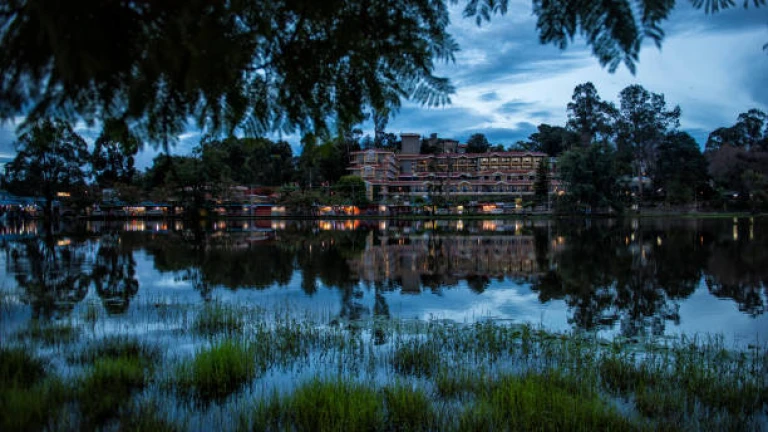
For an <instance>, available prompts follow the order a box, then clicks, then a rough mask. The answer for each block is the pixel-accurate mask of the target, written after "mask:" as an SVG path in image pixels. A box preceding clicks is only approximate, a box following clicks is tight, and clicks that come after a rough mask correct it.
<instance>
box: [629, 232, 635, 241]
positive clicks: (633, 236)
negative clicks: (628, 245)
mask: <svg viewBox="0 0 768 432" xmlns="http://www.w3.org/2000/svg"><path fill="white" fill-rule="evenodd" d="M629 239H630V240H632V241H635V233H632V234H631V235H630V236H629Z"/></svg>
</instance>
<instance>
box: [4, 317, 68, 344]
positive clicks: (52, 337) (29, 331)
mask: <svg viewBox="0 0 768 432" xmlns="http://www.w3.org/2000/svg"><path fill="white" fill-rule="evenodd" d="M79 337H80V329H78V328H77V327H75V326H74V325H73V324H72V323H69V322H68V323H63V324H55V323H41V322H40V321H38V320H33V321H32V322H31V323H30V325H29V327H27V328H26V329H24V330H22V331H20V332H19V333H17V334H16V338H17V339H19V340H24V339H29V340H32V341H38V342H41V343H42V344H44V345H60V344H69V343H73V342H75V341H77V339H78V338H79Z"/></svg>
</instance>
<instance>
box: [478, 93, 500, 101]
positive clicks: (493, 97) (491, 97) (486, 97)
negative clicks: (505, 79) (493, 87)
mask: <svg viewBox="0 0 768 432" xmlns="http://www.w3.org/2000/svg"><path fill="white" fill-rule="evenodd" d="M499 99H501V98H500V97H499V95H498V94H497V93H496V92H493V91H492V92H488V93H483V94H481V95H480V100H481V101H483V102H493V101H497V100H499Z"/></svg>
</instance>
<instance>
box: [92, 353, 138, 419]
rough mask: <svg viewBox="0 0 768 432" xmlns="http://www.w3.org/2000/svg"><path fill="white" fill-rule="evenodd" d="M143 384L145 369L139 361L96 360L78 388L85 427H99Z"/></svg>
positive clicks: (122, 359)
mask: <svg viewBox="0 0 768 432" xmlns="http://www.w3.org/2000/svg"><path fill="white" fill-rule="evenodd" d="M145 385H146V370H145V368H144V365H142V362H141V361H140V360H139V359H136V358H104V359H97V360H96V361H95V363H94V365H93V367H92V368H91V369H90V371H89V372H88V373H86V374H85V376H84V377H83V378H82V379H81V381H80V383H79V385H78V392H77V393H78V394H77V396H78V400H79V402H80V411H81V413H82V414H83V417H84V418H85V420H86V421H87V423H88V424H89V425H102V424H104V423H105V422H106V421H107V420H109V419H112V418H114V417H116V416H117V415H118V414H119V413H120V408H121V407H122V406H123V405H125V403H126V402H127V401H130V400H131V394H132V393H133V392H134V391H135V390H139V389H141V388H143V387H144V386H145Z"/></svg>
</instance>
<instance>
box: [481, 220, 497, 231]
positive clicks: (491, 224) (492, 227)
mask: <svg viewBox="0 0 768 432" xmlns="http://www.w3.org/2000/svg"><path fill="white" fill-rule="evenodd" d="M496 227H497V225H496V221H483V227H482V230H483V231H496Z"/></svg>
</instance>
